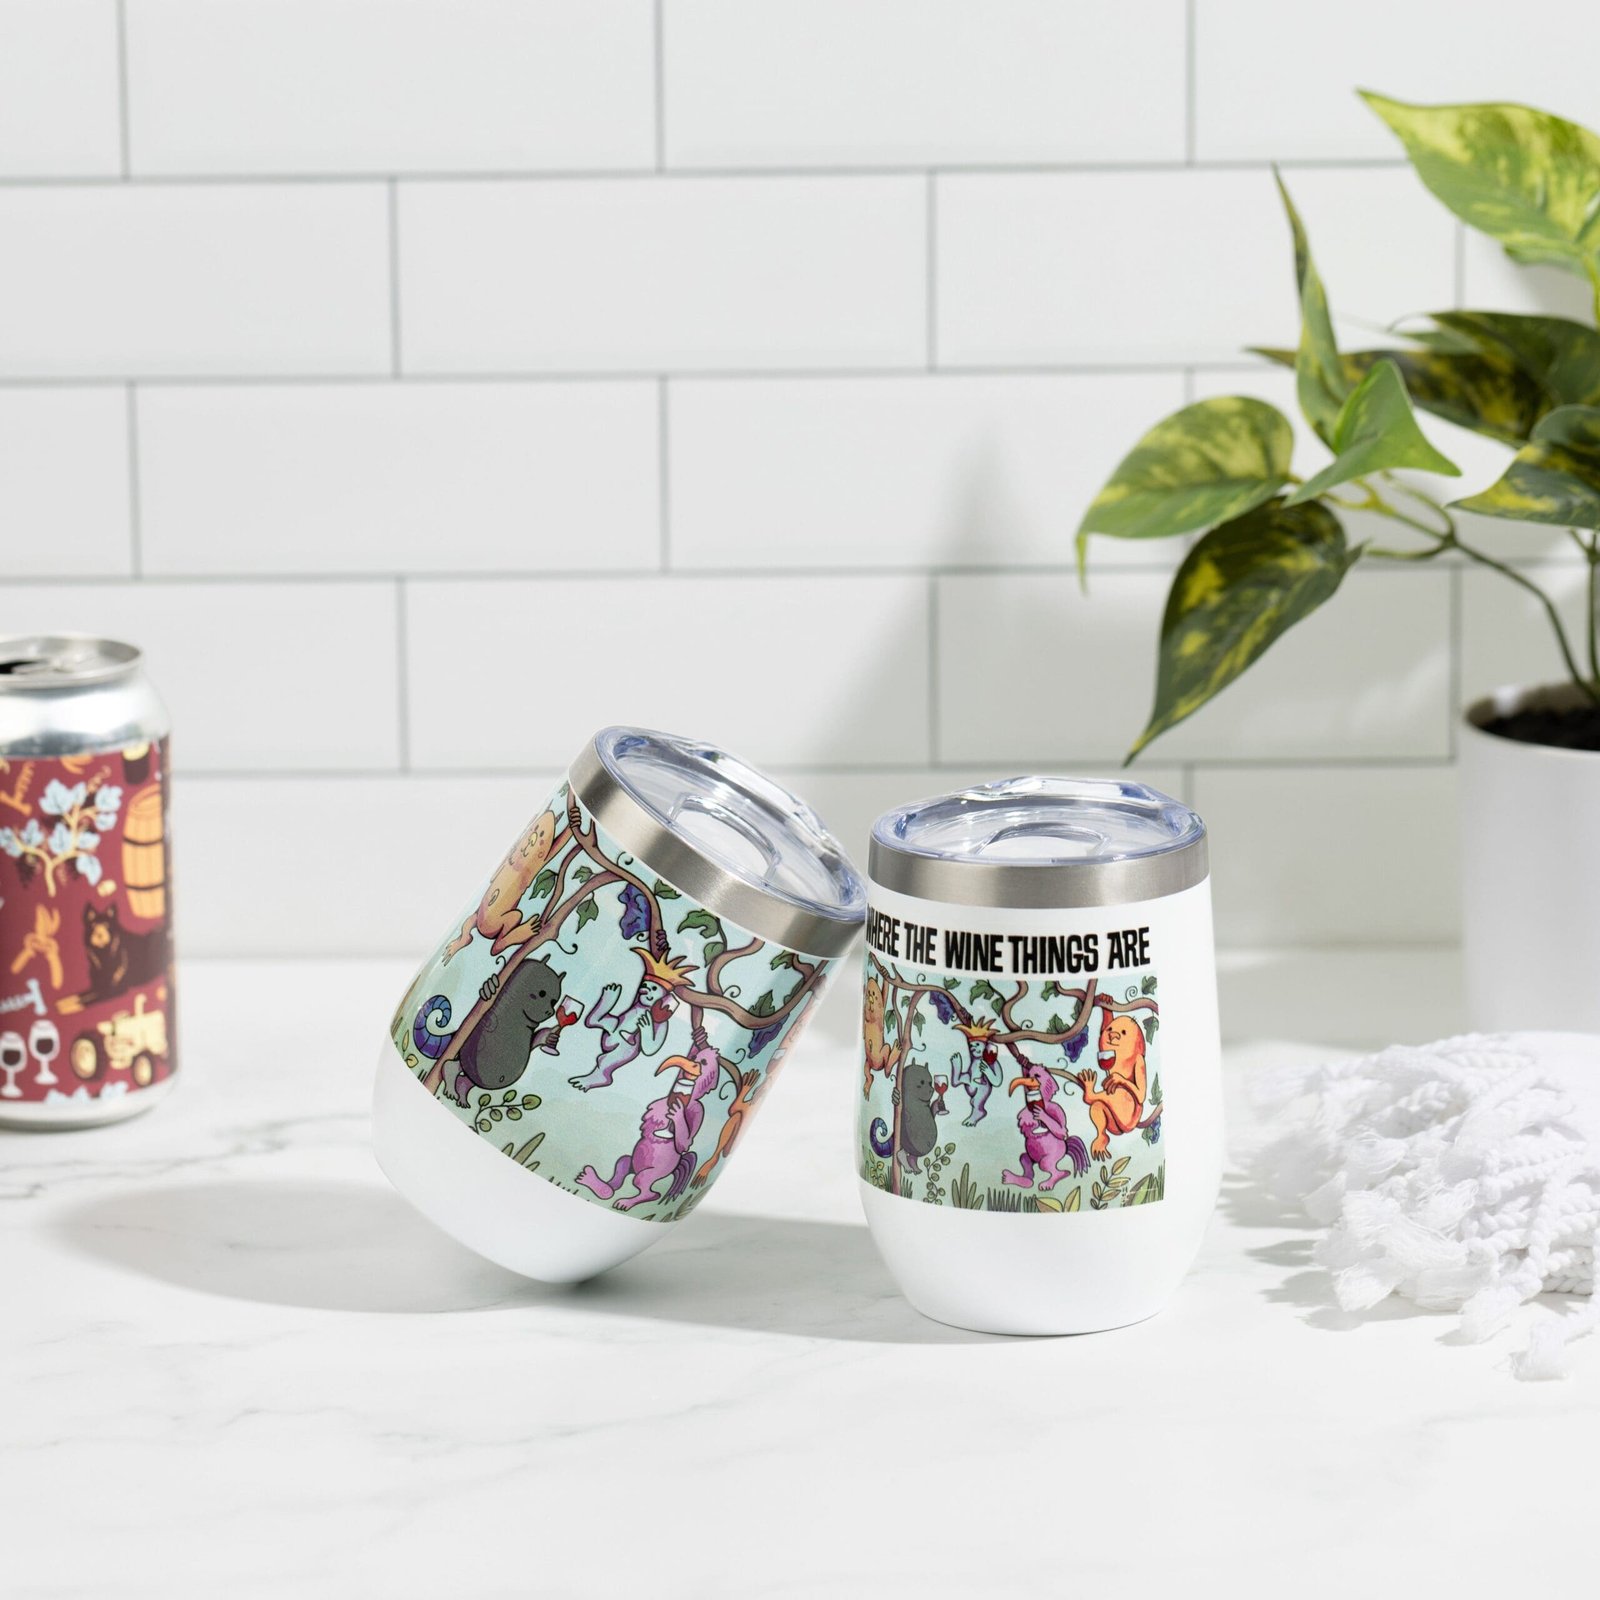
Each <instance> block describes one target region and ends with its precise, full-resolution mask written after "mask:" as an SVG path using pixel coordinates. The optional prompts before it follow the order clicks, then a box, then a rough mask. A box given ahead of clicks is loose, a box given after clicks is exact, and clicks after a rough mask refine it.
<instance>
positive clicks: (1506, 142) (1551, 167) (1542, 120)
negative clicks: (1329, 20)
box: [1362, 91, 1600, 282]
mask: <svg viewBox="0 0 1600 1600" xmlns="http://www.w3.org/2000/svg"><path fill="white" fill-rule="evenodd" d="M1362 98H1363V99H1364V100H1365V101H1366V102H1367V104H1368V105H1369V106H1371V107H1372V109H1373V110H1374V111H1376V112H1377V114H1378V115H1379V116H1380V117H1382V118H1383V120H1384V121H1385V122H1386V123H1388V125H1389V127H1390V128H1391V129H1392V130H1393V131H1394V132H1395V134H1396V135H1398V137H1399V139H1400V142H1401V143H1402V144H1403V145H1404V146H1405V150H1406V154H1407V155H1408V156H1409V157H1410V159H1411V164H1412V166H1414V167H1415V168H1416V169H1417V176H1418V177H1419V178H1421V179H1422V181H1423V182H1424V183H1425V184H1426V185H1427V186H1428V187H1429V188H1430V189H1431V190H1432V191H1433V192H1434V194H1436V195H1437V196H1438V197H1439V199H1440V200H1442V201H1443V202H1444V203H1445V204H1446V205H1447V206H1448V207H1449V208H1450V209H1451V210H1452V211H1453V212H1455V214H1456V215H1457V216H1458V217H1460V218H1461V219H1462V221H1463V222H1466V223H1469V224H1470V225H1471V226H1472V227H1474V228H1477V229H1479V230H1480V231H1481V232H1483V233H1487V234H1489V235H1490V236H1491V237H1493V238H1495V239H1498V240H1499V241H1500V243H1501V244H1502V245H1504V246H1505V248H1506V251H1507V253H1508V254H1509V255H1511V256H1512V257H1513V258H1514V259H1516V260H1518V261H1525V262H1527V261H1544V262H1549V263H1551V264H1553V265H1556V266H1560V267H1565V268H1566V269H1567V270H1568V271H1569V272H1576V273H1578V274H1579V275H1580V276H1582V277H1585V278H1587V279H1589V281H1590V282H1596V281H1597V279H1600V137H1596V135H1595V134H1593V133H1591V132H1590V131H1589V130H1588V129H1587V128H1585V127H1582V126H1580V125H1579V124H1578V123H1576V122H1568V121H1567V120H1566V119H1565V118H1564V117H1557V116H1552V115H1551V114H1550V113H1549V112H1548V111H1536V110H1534V109H1533V108H1532V107H1530V106H1522V105H1512V104H1499V103H1487V102H1485V103H1473V104H1465V105H1442V106H1418V105H1407V104H1406V103H1405V102H1403V101H1400V100H1390V99H1387V98H1386V97H1385V96H1383V95H1380V94H1372V93H1369V92H1367V91H1363V92H1362Z"/></svg>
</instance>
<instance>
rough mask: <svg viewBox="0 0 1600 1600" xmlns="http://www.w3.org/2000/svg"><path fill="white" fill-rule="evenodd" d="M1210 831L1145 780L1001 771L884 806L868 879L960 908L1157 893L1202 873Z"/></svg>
mask: <svg viewBox="0 0 1600 1600" xmlns="http://www.w3.org/2000/svg"><path fill="white" fill-rule="evenodd" d="M1206 870H1207V863H1206V828H1205V824H1204V823H1203V822H1202V821H1201V820H1200V818H1199V816H1198V815H1197V814H1196V813H1195V812H1194V811H1192V810H1191V809H1190V808H1189V807H1188V806H1186V805H1184V804H1183V803H1182V802H1181V801H1179V800H1174V799H1172V797H1171V796H1170V795H1165V794H1162V793H1161V792H1160V791H1159V790H1157V789H1152V788H1151V787H1150V786H1149V785H1148V784H1143V783H1133V782H1124V781H1119V780H1116V779H1101V778H1007V779H1004V780H1002V781H1000V782H996V783H986V784H980V785H978V786H977V787H976V788H971V789H959V790H956V791H954V792H953V793H950V794H944V795H939V796H937V797H936V798H934V799H931V800H919V801H917V802H915V803H914V804H912V805H906V806H898V807H896V808H895V809H894V810H892V811H886V812H885V813H884V814H883V815H882V816H881V817H879V818H878V820H877V822H876V823H875V824H874V825H873V829H872V846H871V854H870V856H869V858H868V873H869V876H870V877H871V878H872V880H873V882H875V883H880V884H883V885H884V886H885V887H886V888H890V889H898V890H899V891H900V892H901V893H904V894H914V895H918V896H921V897H924V898H927V899H936V900H953V901H956V902H957V903H959V904H967V905H1016V906H1079V905H1109V904H1116V903H1126V902H1132V901H1135V900H1142V899H1153V898H1156V897H1158V896H1160V895H1166V894H1174V893H1177V892H1178V891H1179V890H1180V889H1185V888H1189V887H1190V886H1192V885H1193V884H1195V883H1198V882H1199V881H1200V880H1201V879H1202V878H1204V877H1205V875H1206Z"/></svg>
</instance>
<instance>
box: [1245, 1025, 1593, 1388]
mask: <svg viewBox="0 0 1600 1600" xmlns="http://www.w3.org/2000/svg"><path fill="white" fill-rule="evenodd" d="M1546 1037H1550V1036H1546ZM1528 1046H1529V1040H1528V1038H1527V1037H1526V1036H1511V1037H1509V1038H1505V1037H1485V1036H1481V1035H1472V1036H1468V1037H1465V1038H1459V1039H1445V1040H1442V1041H1441V1042H1439V1043H1438V1044H1430V1045H1424V1046H1420V1047H1412V1046H1406V1045H1394V1046H1391V1047H1390V1048H1389V1049H1387V1050H1382V1051H1380V1052H1379V1053H1378V1054H1376V1055H1371V1056H1365V1057H1363V1058H1361V1059H1360V1060H1356V1061H1342V1062H1337V1063H1334V1064H1332V1065H1327V1066H1320V1067H1312V1068H1307V1069H1303V1070H1302V1069H1295V1068H1291V1069H1287V1070H1285V1071H1283V1072H1281V1073H1278V1074H1274V1075H1272V1076H1271V1077H1270V1079H1269V1080H1268V1081H1267V1082H1266V1083H1265V1085H1264V1087H1263V1089H1262V1091H1261V1093H1260V1094H1259V1097H1258V1098H1259V1099H1260V1101H1261V1102H1262V1104H1263V1105H1264V1107H1268V1108H1270V1109H1271V1110H1272V1111H1273V1112H1274V1113H1275V1120H1276V1121H1277V1122H1278V1126H1279V1128H1280V1129H1286V1130H1287V1131H1284V1132H1282V1134H1281V1136H1280V1137H1277V1138H1275V1139H1274V1141H1273V1142H1272V1143H1271V1144H1270V1145H1268V1146H1267V1147H1266V1148H1265V1149H1264V1150H1263V1152H1262V1156H1261V1161H1262V1166H1263V1176H1264V1178H1265V1180H1266V1181H1267V1182H1268V1183H1269V1184H1270V1185H1271V1187H1272V1188H1274V1189H1275V1190H1276V1191H1277V1193H1278V1194H1279V1195H1280V1196H1282V1197H1283V1198H1284V1199H1287V1200H1294V1201H1299V1202H1300V1203H1301V1204H1303V1205H1304V1207H1305V1209H1306V1211H1307V1213H1308V1214H1309V1215H1310V1216H1311V1217H1312V1218H1313V1219H1314V1220H1315V1221H1317V1222H1319V1223H1322V1224H1324V1225H1326V1227H1327V1229H1328V1232H1327V1235H1326V1237H1325V1238H1324V1239H1323V1240H1322V1241H1321V1242H1320V1243H1319V1245H1318V1247H1317V1251H1316V1259H1317V1260H1318V1261H1319V1262H1320V1263H1321V1264H1322V1265H1323V1266H1325V1267H1326V1268H1328V1270H1329V1271H1330V1272H1331V1273H1332V1275H1333V1286H1334V1293H1335V1295H1336V1297H1337V1299H1338V1302H1339V1304H1340V1306H1342V1307H1343V1308H1344V1309H1345V1310H1347V1311H1362V1310H1366V1309H1368V1308H1370V1307H1372V1306H1375V1305H1377V1304H1378V1302H1379V1301H1381V1300H1383V1299H1385V1298H1386V1297H1387V1296H1389V1295H1399V1296H1400V1297H1401V1298H1402V1299H1405V1300H1409V1301H1411V1302H1412V1303H1413V1304H1415V1305H1417V1306H1420V1307H1423V1308H1425V1309H1428V1310H1434V1311H1454V1312H1459V1313H1460V1317H1461V1333H1462V1336H1463V1337H1464V1338H1466V1339H1469V1340H1474V1341H1476V1340H1482V1339H1487V1338H1489V1337H1490V1335H1492V1334H1494V1333H1496V1332H1498V1331H1499V1330H1500V1329H1502V1328H1504V1327H1506V1326H1507V1325H1508V1324H1510V1323H1511V1322H1513V1321H1514V1320H1516V1319H1517V1318H1518V1316H1519V1313H1520V1312H1521V1311H1522V1308H1523V1307H1524V1306H1525V1305H1527V1303H1528V1302H1529V1301H1531V1300H1532V1299H1533V1298H1534V1297H1535V1296H1536V1295H1540V1294H1563V1295H1572V1296H1581V1297H1583V1298H1582V1299H1580V1300H1579V1301H1578V1302H1577V1303H1576V1305H1573V1306H1567V1307H1562V1308H1559V1309H1557V1310H1553V1311H1549V1312H1545V1313H1542V1314H1541V1313H1538V1312H1529V1313H1527V1316H1528V1318H1529V1319H1530V1321H1531V1330H1530V1334H1529V1337H1528V1340H1527V1342H1526V1345H1525V1347H1524V1348H1523V1349H1522V1350H1521V1351H1520V1352H1519V1353H1518V1354H1516V1355H1515V1356H1514V1357H1513V1358H1512V1368H1513V1371H1514V1372H1515V1373H1516V1374H1517V1376H1518V1377H1522V1378H1555V1377H1564V1376H1565V1375H1566V1373H1567V1370H1568V1360H1569V1355H1570V1351H1569V1348H1568V1347H1569V1346H1570V1344H1571V1343H1572V1341H1573V1340H1575V1339H1578V1338H1580V1337H1582V1336H1583V1335H1584V1334H1587V1333H1590V1332H1592V1331H1593V1330H1594V1329H1595V1328H1596V1327H1597V1326H1600V1297H1597V1296H1596V1294H1595V1260H1596V1255H1597V1251H1600V1150H1597V1149H1596V1148H1594V1147H1593V1146H1591V1143H1590V1141H1589V1140H1588V1139H1587V1138H1586V1137H1585V1134H1584V1131H1583V1128H1582V1125H1581V1122H1580V1121H1578V1120H1575V1117H1574V1111H1575V1106H1574V1101H1573V1097H1572V1095H1571V1094H1570V1092H1569V1091H1568V1089H1567V1087H1566V1086H1565V1085H1564V1083H1563V1082H1562V1076H1561V1074H1560V1072H1559V1071H1558V1070H1557V1069H1556V1068H1555V1067H1553V1066H1552V1065H1551V1064H1550V1063H1548V1062H1546V1063H1545V1064H1544V1065H1541V1062H1540V1060H1539V1059H1537V1058H1536V1056H1535V1054H1533V1053H1530V1051H1529V1048H1528Z"/></svg>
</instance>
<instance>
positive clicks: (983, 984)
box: [968, 978, 1001, 1011]
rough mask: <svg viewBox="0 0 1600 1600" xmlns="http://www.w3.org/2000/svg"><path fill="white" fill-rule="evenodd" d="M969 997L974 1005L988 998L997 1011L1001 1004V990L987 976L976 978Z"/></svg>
mask: <svg viewBox="0 0 1600 1600" xmlns="http://www.w3.org/2000/svg"><path fill="white" fill-rule="evenodd" d="M968 999H969V1002H970V1003H971V1004H972V1005H977V1003H978V1002H979V1001H980V1000H987V1001H988V1002H989V1004H990V1005H992V1006H993V1007H994V1009H995V1010H996V1011H998V1010H999V1009H1000V1005H1001V1000H1000V991H999V990H998V989H997V988H995V986H994V985H993V984H992V983H990V982H989V980H988V979H987V978H978V979H976V980H974V982H973V985H972V989H971V991H970V993H969V995H968Z"/></svg>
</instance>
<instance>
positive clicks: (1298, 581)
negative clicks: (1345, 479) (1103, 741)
mask: <svg viewBox="0 0 1600 1600" xmlns="http://www.w3.org/2000/svg"><path fill="white" fill-rule="evenodd" d="M1354 559H1355V556H1354V553H1353V552H1352V551H1351V550H1350V549H1349V547H1348V546H1347V545H1346V543H1345V537H1344V530H1343V528H1341V527H1340V526H1339V522H1338V519H1337V518H1335V517H1334V515H1333V514H1332V512H1330V511H1328V510H1327V509H1326V508H1325V507H1323V506H1320V505H1317V504H1315V503H1314V502H1313V503H1311V504H1308V505H1300V506H1288V505H1284V504H1282V503H1279V502H1275V503H1273V504H1272V505H1266V506H1258V507H1257V508H1256V509H1255V510H1254V511H1250V512H1247V513H1246V514H1245V515H1244V516H1242V517H1238V518H1236V519H1235V520H1234V521H1232V522H1226V523H1224V524H1223V525H1222V526H1221V527H1220V528H1213V529H1212V530H1211V532H1210V533H1208V534H1206V535H1205V536H1204V537H1203V538H1202V539H1200V540H1199V542H1198V543H1197V544H1196V545H1195V547H1194V549H1192V550H1191V551H1190V552H1189V554H1188V555H1187V556H1185V557H1184V560H1183V564H1182V566H1180V567H1179V568H1178V571H1177V575H1176V576H1175V577H1174V578H1173V580H1172V588H1171V589H1170V590H1169V591H1168V594H1167V608H1166V613H1165V615H1164V616H1163V617H1162V619H1161V647H1160V658H1159V664H1158V667H1157V672H1156V697H1155V705H1154V706H1153V708H1152V709H1151V712H1150V721H1149V723H1148V724H1147V725H1146V727H1145V730H1144V732H1143V733H1141V734H1140V735H1139V738H1138V740H1137V742H1136V743H1135V744H1134V746H1133V749H1132V750H1130V751H1129V752H1128V759H1129V760H1130V761H1131V760H1132V759H1133V758H1134V756H1136V755H1138V753H1139V752H1140V751H1141V750H1143V749H1144V748H1145V746H1146V745H1148V744H1149V743H1150V741H1151V740H1152V739H1154V738H1156V736H1157V735H1158V734H1162V733H1165V732H1166V731H1167V729H1168V728H1171V727H1174V726H1176V725H1177V724H1178V723H1180V722H1182V721H1183V719H1184V718H1185V717H1188V716H1192V715H1193V714H1194V713H1195V712H1196V711H1198V710H1199V709H1200V707H1201V706H1203V705H1204V704H1205V703H1206V702H1207V701H1208V700H1210V699H1211V698H1212V696H1214V695H1216V694H1218V693H1220V692H1221V691H1222V690H1223V689H1225V688H1226V687H1227V686H1228V685H1229V684H1230V683H1232V682H1233V680H1234V679H1235V678H1237V677H1238V676H1239V674H1240V673H1241V672H1243V671H1244V670H1245V668H1246V667H1248V666H1250V665H1251V664H1252V663H1253V662H1255V661H1257V660H1258V659H1259V658H1260V657H1261V656H1262V654H1263V653H1264V652H1265V651H1266V650H1267V649H1268V648H1269V647H1270V646H1271V645H1272V644H1274V643H1275V642H1276V641H1277V640H1278V639H1280V638H1281V637H1282V636H1283V635H1284V634H1285V633H1286V632H1287V631H1288V630H1289V629H1290V628H1292V627H1293V626H1294V625H1295V623H1297V622H1300V621H1303V620H1304V619H1305V618H1306V617H1308V616H1310V615H1311V613H1312V612H1313V611H1315V610H1316V609H1317V607H1318V606H1320V605H1322V604H1323V602H1324V601H1326V600H1328V599H1329V598H1331V596H1332V595H1333V593H1334V591H1335V590H1337V589H1338V587H1339V584H1340V582H1341V581H1342V580H1343V578H1344V575H1345V573H1346V572H1347V571H1348V570H1349V568H1350V565H1351V563H1352V561H1353V560H1354Z"/></svg>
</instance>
